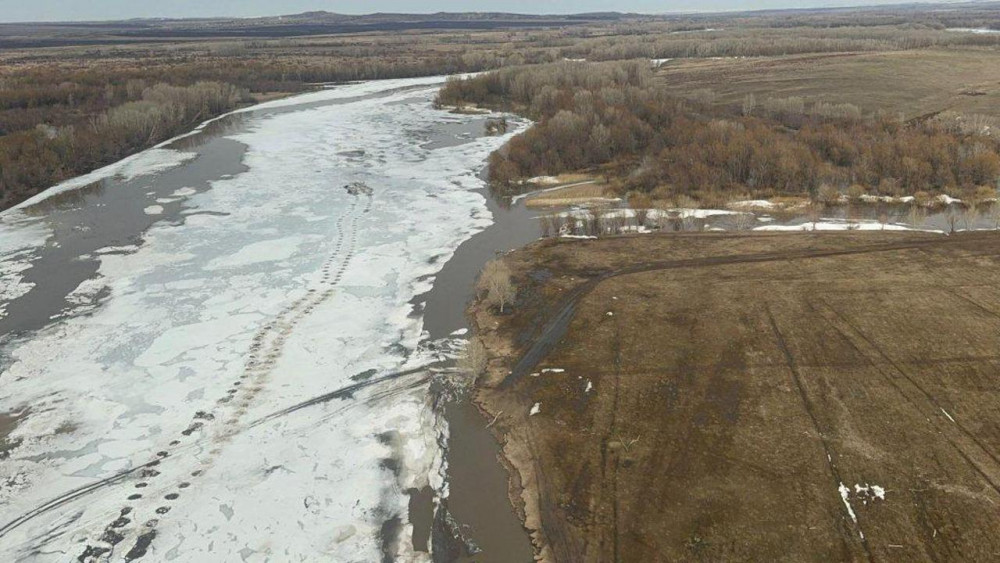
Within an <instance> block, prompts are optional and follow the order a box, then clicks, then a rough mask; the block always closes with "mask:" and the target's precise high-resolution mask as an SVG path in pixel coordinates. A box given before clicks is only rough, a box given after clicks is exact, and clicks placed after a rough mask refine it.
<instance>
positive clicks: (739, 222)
mask: <svg viewBox="0 0 1000 563" xmlns="http://www.w3.org/2000/svg"><path fill="white" fill-rule="evenodd" d="M734 221H735V223H736V230H737V231H749V230H752V229H753V226H754V224H755V223H756V222H757V217H756V216H755V215H754V214H753V213H737V214H736V217H735V220H734Z"/></svg>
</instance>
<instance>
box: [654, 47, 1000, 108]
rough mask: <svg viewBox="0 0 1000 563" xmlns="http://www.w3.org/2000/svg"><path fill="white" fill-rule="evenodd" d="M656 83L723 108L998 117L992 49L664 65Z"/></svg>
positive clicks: (999, 79)
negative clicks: (794, 100) (794, 103)
mask: <svg viewBox="0 0 1000 563" xmlns="http://www.w3.org/2000/svg"><path fill="white" fill-rule="evenodd" d="M658 78H659V79H660V82H661V83H662V84H663V85H664V86H666V87H667V88H668V90H670V91H671V92H673V93H674V94H677V95H679V96H682V97H683V96H690V95H691V93H692V92H696V93H697V92H699V91H704V90H710V91H711V92H713V93H714V94H716V96H717V99H716V103H718V104H725V105H736V106H738V105H739V104H740V103H741V102H742V100H743V99H744V97H745V96H746V95H748V94H753V95H754V96H756V97H757V99H758V100H761V101H763V100H766V99H767V98H789V97H792V96H798V97H802V98H804V100H805V101H806V102H807V103H815V102H827V103H836V104H844V103H848V104H854V105H856V106H858V107H859V108H861V109H862V111H863V112H864V113H865V114H871V113H876V112H878V111H885V112H887V113H889V114H891V115H896V114H902V115H903V117H904V118H905V119H913V118H917V117H923V116H929V115H934V114H937V113H940V112H944V111H952V112H957V113H962V114H982V115H990V116H993V117H1000V103H998V102H1000V52H997V51H996V50H995V49H979V48H968V47H967V48H957V47H956V48H947V49H921V50H912V51H889V52H882V53H859V52H845V53H828V54H814V55H794V56H785V57H763V58H724V59H679V60H676V61H672V62H670V63H668V64H666V65H663V66H662V67H661V69H660V72H659V73H658Z"/></svg>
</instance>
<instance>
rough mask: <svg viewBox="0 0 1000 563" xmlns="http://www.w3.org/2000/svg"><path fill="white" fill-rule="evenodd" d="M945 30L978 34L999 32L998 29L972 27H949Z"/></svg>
mask: <svg viewBox="0 0 1000 563" xmlns="http://www.w3.org/2000/svg"><path fill="white" fill-rule="evenodd" d="M945 31H953V32H956V33H978V34H990V33H1000V29H989V28H972V27H950V28H948V29H947V30H945Z"/></svg>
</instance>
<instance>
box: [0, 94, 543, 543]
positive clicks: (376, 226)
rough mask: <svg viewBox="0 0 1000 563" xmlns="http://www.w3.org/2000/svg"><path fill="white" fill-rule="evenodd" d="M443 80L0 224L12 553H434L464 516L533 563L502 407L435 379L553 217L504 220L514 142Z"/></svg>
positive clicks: (265, 111) (316, 106)
mask: <svg viewBox="0 0 1000 563" xmlns="http://www.w3.org/2000/svg"><path fill="white" fill-rule="evenodd" d="M441 81H442V79H440V78H430V79H413V80H397V81H385V82H375V83H362V84H356V85H349V86H342V87H337V88H334V89H331V90H329V91H323V92H317V93H314V94H307V95H304V96H300V97H298V98H295V99H292V100H285V101H281V102H270V103H267V104H263V105H261V106H258V107H256V108H255V109H253V110H252V111H245V112H240V113H237V114H234V115H231V116H228V117H225V118H222V119H219V120H216V121H213V122H210V123H209V124H207V125H206V126H204V127H202V128H200V129H199V130H198V131H196V132H195V133H194V134H192V135H189V136H186V137H184V138H181V139H178V140H176V141H174V142H171V143H167V144H164V145H162V146H160V147H158V148H157V149H154V150H152V151H147V153H143V154H141V155H137V157H134V158H132V159H128V160H127V161H126V162H123V163H119V164H117V165H113V166H112V167H109V168H107V169H104V170H102V171H99V172H97V173H94V174H92V175H88V177H85V178H81V179H78V180H76V181H73V182H70V183H67V185H63V186H60V187H57V188H56V189H55V190H54V191H50V192H49V193H48V194H45V197H40V198H36V199H35V200H34V201H31V202H29V203H28V204H27V205H24V206H21V207H19V208H18V209H15V210H12V211H9V212H6V213H4V214H3V215H2V222H0V257H2V260H3V261H2V264H3V268H2V270H0V276H2V277H3V281H4V282H5V290H4V292H3V293H2V294H0V302H2V303H0V323H2V325H0V327H2V335H3V336H2V338H3V340H2V345H0V353H2V354H3V363H2V364H0V365H2V367H3V370H4V371H3V374H2V376H0V377H2V378H3V379H4V382H5V385H4V387H3V389H2V391H0V412H5V413H8V414H5V415H3V418H0V423H2V431H3V435H2V443H3V444H4V452H3V455H4V457H5V458H6V459H5V460H4V463H3V464H2V465H0V472H2V475H0V477H2V479H0V482H2V483H3V485H2V486H0V506H2V507H3V510H2V512H3V514H4V515H5V517H4V521H3V522H0V553H3V554H5V557H9V558H12V559H21V558H24V557H26V556H29V555H30V556H31V558H32V559H35V560H43V561H44V560H58V561H61V560H65V559H66V558H67V557H68V558H71V559H74V560H77V559H78V560H80V561H97V560H106V559H111V560H122V559H125V560H137V559H141V558H143V557H147V558H149V559H153V560H198V558H200V557H204V556H205V554H208V553H215V554H216V555H218V556H222V557H223V558H225V557H231V556H233V555H234V554H237V555H238V557H239V558H240V559H243V560H257V559H260V560H264V559H268V558H271V559H273V558H275V557H278V558H280V559H282V560H286V559H303V560H314V559H315V558H316V557H323V558H333V559H335V560H359V559H360V560H405V561H411V560H416V561H419V560H430V559H431V557H432V556H431V554H430V551H432V550H433V551H435V555H434V556H433V558H434V559H436V560H442V559H441V557H440V556H439V554H438V550H436V549H434V548H435V547H436V546H435V545H434V538H439V537H441V535H440V533H439V532H438V531H435V524H436V523H439V522H443V521H446V520H448V519H452V520H454V521H455V522H456V526H457V528H458V529H463V530H466V532H467V534H466V535H468V536H469V537H468V541H469V545H472V544H475V545H478V546H480V548H481V549H483V550H484V551H483V553H486V552H487V551H488V552H489V553H490V555H489V557H493V558H494V559H490V560H508V561H509V560H522V559H523V560H529V559H530V557H531V550H530V545H529V543H528V539H527V535H526V533H525V532H524V530H523V529H521V527H520V524H519V523H518V521H517V518H516V517H515V515H514V514H513V512H512V511H511V510H510V508H509V505H508V504H507V496H506V492H507V486H506V478H505V474H504V473H503V469H502V468H501V467H500V466H499V464H498V463H497V459H496V443H495V442H494V441H493V439H492V436H490V435H489V432H488V430H486V429H485V424H486V421H484V420H481V417H480V420H476V419H475V417H476V416H478V413H476V412H475V411H474V410H469V408H470V407H468V405H465V406H462V405H459V404H452V405H451V406H449V407H446V408H445V407H442V408H437V407H435V404H436V399H435V398H434V394H433V393H432V392H431V385H432V381H433V379H434V373H435V371H436V370H439V369H442V368H444V369H447V365H449V363H450V362H451V361H452V358H454V354H455V353H456V351H457V350H459V349H460V347H461V342H462V337H461V336H460V335H461V334H462V332H461V331H460V330H459V329H461V328H462V327H464V325H465V322H464V319H463V314H462V311H463V308H464V304H465V303H464V300H465V299H466V298H467V297H469V296H471V291H472V284H473V282H474V278H475V274H476V273H477V272H478V271H479V269H481V267H482V263H483V262H485V260H486V259H488V258H490V257H492V256H493V255H494V254H495V252H496V251H497V250H503V249H507V248H514V247H516V246H519V245H520V244H523V243H524V242H527V241H529V240H531V239H532V238H534V237H537V232H538V227H537V221H534V220H532V219H531V215H532V214H531V213H529V212H526V211H524V210H520V211H517V210H515V211H513V212H504V216H505V217H507V218H509V219H510V220H505V219H502V218H499V217H493V213H494V212H496V211H499V208H498V207H495V206H494V205H493V204H492V203H489V206H487V198H485V197H484V194H485V184H484V182H483V181H482V179H481V178H480V170H481V169H482V166H483V163H484V162H485V159H486V156H487V155H488V154H489V152H490V151H492V150H494V149H495V148H497V147H499V146H500V145H501V144H502V143H503V142H505V137H486V136H484V120H485V117H484V116H462V115H454V114H449V113H447V112H444V111H440V110H435V109H433V108H432V107H431V103H430V102H431V99H432V98H433V95H434V93H435V92H436V88H437V85H438V84H440V83H441ZM521 126H523V124H521ZM514 132H515V131H512V132H511V133H512V134H513V133H514ZM349 184H355V185H358V184H360V185H365V186H369V187H370V190H367V191H361V192H359V191H358V190H354V191H352V190H345V186H347V185H349ZM369 191H370V192H371V193H370V195H369V193H368V192H369ZM491 225H493V227H491ZM497 225H505V226H504V227H497ZM474 241H475V242H474ZM456 252H457V254H456ZM477 261H478V262H477ZM442 268H444V271H442ZM449 292H450V294H451V295H450V298H446V294H447V293H449ZM425 315H426V318H425ZM95 381H100V385H95ZM27 405H30V406H31V410H30V411H27V410H26V406H27ZM462 409H465V410H464V411H462V412H463V413H464V415H462V416H458V415H455V414H454V413H455V412H456V411H457V410H462ZM449 432H450V433H451V435H452V436H454V437H455V440H456V441H457V442H458V443H459V444H465V445H462V446H461V447H459V448H456V451H455V452H454V454H452V453H451V452H449V451H448V449H447V448H446V445H447V443H448V442H447V439H448V436H449ZM470 442H471V443H472V444H473V445H468V444H469V443H470ZM452 458H453V459H452ZM450 463H453V465H449V464H450ZM490 466H492V471H483V470H482V468H483V467H490ZM469 468H473V470H472V471H470V470H469ZM452 471H454V473H455V475H458V476H459V477H456V478H455V479H452V478H451V472H452ZM449 481H451V483H450V485H451V486H453V489H452V491H453V492H452V494H453V495H454V501H453V502H452V501H450V500H445V495H446V494H447V493H446V491H447V490H448V487H449ZM248 493H251V494H248ZM477 503H479V506H490V507H492V508H491V513H492V516H491V518H489V521H488V522H485V523H484V522H482V521H481V520H476V517H477V516H478V514H477V512H481V511H477V510H475V508H474V507H475V506H477ZM303 507H305V512H303ZM445 507H448V508H451V510H452V514H450V515H449V514H448V513H447V511H446V510H445ZM466 515H467V516H468V518H469V521H468V522H466V521H465V518H466ZM276 539H280V541H276ZM483 556H484V555H479V556H477V559H476V560H486V559H482V557H483ZM456 557H461V554H460V553H459V554H456Z"/></svg>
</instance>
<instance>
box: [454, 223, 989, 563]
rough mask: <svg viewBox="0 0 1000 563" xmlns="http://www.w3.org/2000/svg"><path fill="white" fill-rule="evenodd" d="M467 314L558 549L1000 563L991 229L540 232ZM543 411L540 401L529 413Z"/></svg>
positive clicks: (562, 552) (625, 554) (529, 504)
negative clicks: (493, 296)
mask: <svg viewBox="0 0 1000 563" xmlns="http://www.w3.org/2000/svg"><path fill="white" fill-rule="evenodd" d="M506 261H507V263H508V264H509V265H510V266H511V267H512V269H513V271H514V272H515V279H517V280H518V283H519V297H518V302H517V304H516V305H515V306H514V308H513V312H511V313H508V314H505V315H499V314H497V313H496V312H495V311H491V310H488V309H486V308H485V307H484V306H483V304H481V303H480V304H478V305H477V306H475V308H474V311H473V313H474V317H475V319H476V323H477V325H478V326H479V334H480V336H481V337H482V338H483V339H484V341H485V343H486V344H487V347H488V349H489V350H490V351H491V353H492V355H493V363H492V366H491V370H490V372H489V373H490V376H489V377H486V378H484V379H483V380H482V381H481V385H480V390H479V393H478V401H479V403H480V405H481V407H482V408H483V409H484V410H485V411H486V412H487V414H488V415H489V417H490V418H492V417H493V416H498V419H497V422H496V424H495V425H494V426H493V428H495V429H496V431H497V433H498V434H499V435H500V437H501V438H502V441H503V443H505V449H504V454H505V456H506V457H507V459H508V461H510V463H511V465H512V466H513V467H514V474H513V482H512V483H513V484H512V499H513V500H514V501H515V504H516V505H517V506H518V507H519V510H520V512H521V515H522V517H523V518H525V521H526V525H527V526H528V527H529V528H530V529H532V530H534V531H535V533H534V540H535V543H536V548H538V549H539V551H540V552H541V553H542V554H543V555H544V556H545V557H546V559H547V560H554V561H678V560H702V561H723V560H755V561H765V560H767V561H770V560H784V561H829V560H840V561H845V560H861V561H863V560H869V561H871V560H893V561H942V560H966V561H988V560H996V558H997V557H998V556H1000V540H998V539H997V537H996V535H995V534H994V533H993V530H996V529H997V527H998V526H1000V515H998V513H997V512H996V509H995V507H996V503H997V501H998V500H1000V458H998V454H1000V428H998V426H997V424H996V405H997V398H998V390H1000V374H998V370H997V366H998V355H997V350H998V348H1000V331H998V328H1000V290H998V289H997V288H996V285H995V284H994V283H993V280H995V279H997V276H998V275H1000V237H998V236H996V234H994V233H986V234H975V235H966V236H952V237H943V236H938V235H924V234H891V235H890V234H886V233H864V234H836V235H804V234H803V235H791V236H788V235H776V236H729V235H690V236H676V235H673V236H669V235H668V236H642V237H619V238H611V239H602V240H595V241H565V240H562V241H558V240H548V241H544V242H541V243H537V244H535V245H533V246H530V247H528V248H527V249H524V250H520V251H517V252H515V253H513V254H511V255H509V256H508V257H507V258H506ZM532 412H534V413H535V414H530V413H532Z"/></svg>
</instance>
